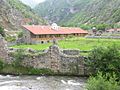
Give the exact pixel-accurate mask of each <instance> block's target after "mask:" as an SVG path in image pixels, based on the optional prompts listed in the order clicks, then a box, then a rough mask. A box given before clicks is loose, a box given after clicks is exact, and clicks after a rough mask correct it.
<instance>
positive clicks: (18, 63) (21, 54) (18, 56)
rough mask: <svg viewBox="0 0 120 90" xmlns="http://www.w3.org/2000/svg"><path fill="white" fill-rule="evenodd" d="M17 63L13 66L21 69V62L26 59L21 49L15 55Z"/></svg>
mask: <svg viewBox="0 0 120 90" xmlns="http://www.w3.org/2000/svg"><path fill="white" fill-rule="evenodd" d="M14 57H15V61H14V62H13V66H15V67H20V66H21V61H22V59H23V58H24V50H22V49H20V50H18V51H17V52H16V53H14Z"/></svg>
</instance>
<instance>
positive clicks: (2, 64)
mask: <svg viewBox="0 0 120 90" xmlns="http://www.w3.org/2000/svg"><path fill="white" fill-rule="evenodd" d="M3 68H4V63H3V62H2V59H0V71H1V70H2V69H3Z"/></svg>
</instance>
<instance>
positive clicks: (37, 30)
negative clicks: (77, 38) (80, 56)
mask: <svg viewBox="0 0 120 90" xmlns="http://www.w3.org/2000/svg"><path fill="white" fill-rule="evenodd" d="M23 27H24V28H25V29H27V30H28V31H30V32H32V33H33V34H37V35H39V34H76V33H79V34H83V33H84V34H87V33H88V32H87V31H85V30H83V29H80V28H73V27H72V28H70V27H58V30H54V29H52V28H51V26H40V25H24V26H23Z"/></svg>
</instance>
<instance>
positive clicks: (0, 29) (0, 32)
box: [0, 27, 5, 37]
mask: <svg viewBox="0 0 120 90" xmlns="http://www.w3.org/2000/svg"><path fill="white" fill-rule="evenodd" d="M0 34H1V35H2V36H3V37H4V36H5V32H4V29H3V28H2V27H0Z"/></svg>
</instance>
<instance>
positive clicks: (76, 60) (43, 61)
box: [0, 37, 87, 75]
mask: <svg viewBox="0 0 120 90" xmlns="http://www.w3.org/2000/svg"><path fill="white" fill-rule="evenodd" d="M6 45H7V44H6V42H5V40H4V39H3V38H2V37H0V58H2V59H3V60H4V61H5V62H7V63H12V62H13V61H14V60H15V58H14V57H12V54H11V53H16V52H17V51H18V49H12V48H10V49H7V46H6ZM8 51H9V52H8ZM24 53H25V54H24V55H23V59H22V60H21V64H22V65H23V66H25V67H29V66H31V67H34V68H38V69H43V68H49V69H51V70H52V71H54V72H56V73H57V74H69V75H86V72H87V71H86V67H85V65H84V57H83V56H81V55H80V52H79V50H61V49H60V48H59V47H58V46H57V45H52V46H50V47H49V49H47V50H43V51H40V52H38V51H34V50H32V49H29V50H24Z"/></svg>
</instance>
